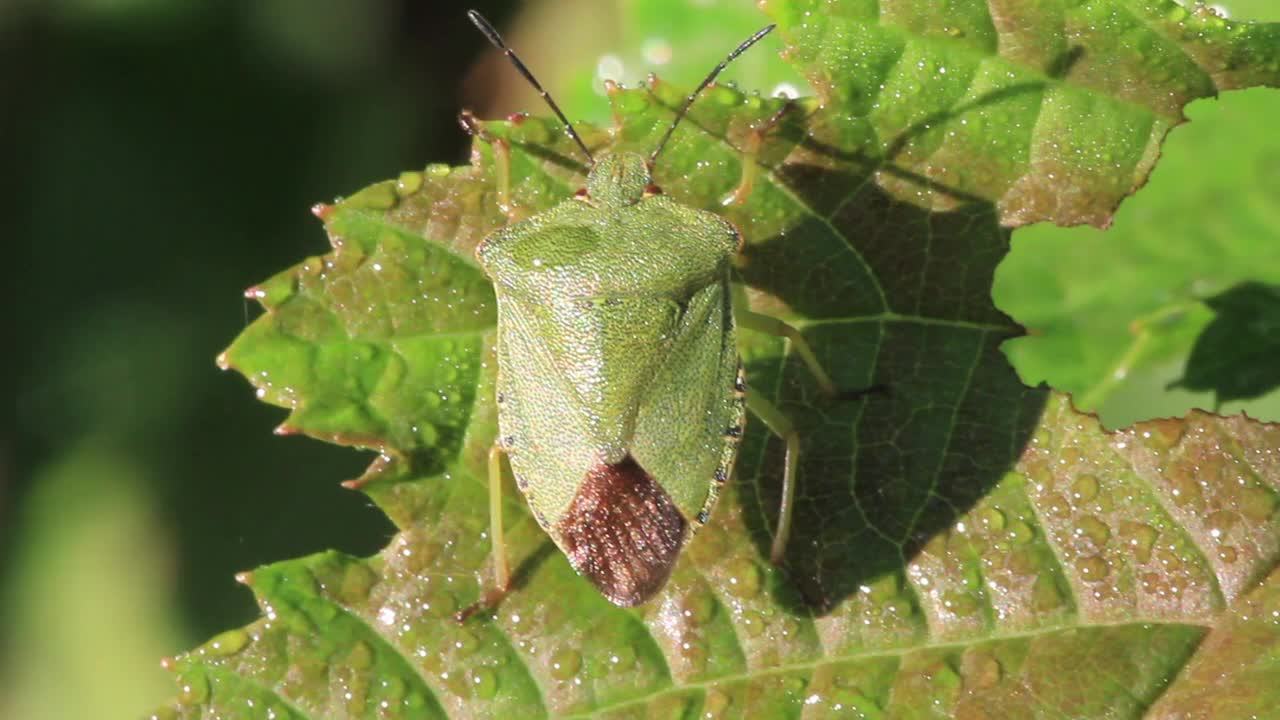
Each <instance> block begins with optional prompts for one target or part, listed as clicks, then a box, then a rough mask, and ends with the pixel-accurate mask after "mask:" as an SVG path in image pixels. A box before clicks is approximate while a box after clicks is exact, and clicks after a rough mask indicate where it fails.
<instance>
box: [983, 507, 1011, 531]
mask: <svg viewBox="0 0 1280 720" xmlns="http://www.w3.org/2000/svg"><path fill="white" fill-rule="evenodd" d="M978 522H980V523H982V526H983V527H984V528H986V529H987V530H988V531H990V532H1000V531H1001V530H1003V529H1004V525H1005V517H1004V513H1003V512H1000V509H999V508H994V507H988V508H983V509H982V511H981V512H980V513H978Z"/></svg>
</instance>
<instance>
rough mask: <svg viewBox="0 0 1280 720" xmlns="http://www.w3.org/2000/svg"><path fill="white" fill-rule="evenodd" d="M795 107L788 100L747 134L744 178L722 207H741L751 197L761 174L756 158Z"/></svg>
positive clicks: (727, 196)
mask: <svg viewBox="0 0 1280 720" xmlns="http://www.w3.org/2000/svg"><path fill="white" fill-rule="evenodd" d="M795 106H796V105H795V102H794V101H792V100H788V101H787V102H786V103H785V104H783V106H782V107H781V108H779V109H778V111H777V112H775V113H774V114H773V115H771V116H769V117H767V118H765V119H764V120H762V121H759V122H757V123H755V124H754V125H752V126H751V132H750V133H748V134H747V141H746V147H744V148H743V149H742V178H741V179H740V180H739V181H738V187H736V188H734V189H733V192H731V193H729V194H728V195H726V196H725V198H724V199H723V200H721V201H720V204H721V205H741V204H742V203H744V202H746V201H747V198H749V197H751V191H752V189H754V188H755V183H756V173H758V172H759V168H758V167H756V158H757V157H758V156H759V155H760V148H761V146H763V145H764V139H765V138H766V137H767V136H768V135H769V131H771V130H773V128H775V127H777V125H778V123H779V122H782V118H783V116H784V115H786V114H787V113H789V112H791V110H792V109H794V108H795Z"/></svg>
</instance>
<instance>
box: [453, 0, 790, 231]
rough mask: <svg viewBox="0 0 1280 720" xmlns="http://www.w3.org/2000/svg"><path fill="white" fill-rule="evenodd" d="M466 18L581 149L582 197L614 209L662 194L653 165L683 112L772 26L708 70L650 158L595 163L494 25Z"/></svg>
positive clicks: (623, 156)
mask: <svg viewBox="0 0 1280 720" xmlns="http://www.w3.org/2000/svg"><path fill="white" fill-rule="evenodd" d="M467 17H469V18H471V22H473V23H475V26H476V27H477V28H479V29H480V32H482V33H484V36H485V37H486V38H488V39H489V42H491V43H493V45H494V47H496V48H498V49H499V50H501V51H502V52H503V54H505V55H506V56H507V59H508V60H510V61H511V64H512V65H515V67H516V70H518V71H520V74H521V75H523V76H524V79H525V80H528V81H529V84H530V85H532V86H533V87H534V89H536V90H537V91H538V94H540V95H542V99H543V100H546V101H547V105H548V106H549V107H550V108H551V110H552V112H554V113H555V114H556V117H558V118H560V122H563V123H564V127H565V132H567V133H568V134H569V137H570V138H572V139H573V141H574V142H575V143H577V145H578V148H579V149H581V150H582V154H583V156H584V157H586V158H587V164H588V167H589V168H590V172H589V173H588V175H587V186H586V188H584V190H585V194H586V195H587V196H588V197H590V199H591V201H592V202H593V203H597V204H600V205H608V206H613V207H620V206H625V205H634V204H635V203H637V202H639V201H640V200H641V199H643V198H644V197H645V196H646V195H653V194H656V193H658V192H661V191H659V190H658V189H657V188H656V187H654V186H653V185H652V182H653V181H652V173H651V168H652V167H653V165H654V163H655V162H657V160H658V155H660V154H661V153H662V149H663V148H664V147H666V146H667V141H668V140H670V139H671V135H672V134H673V133H674V132H675V130H676V126H678V125H679V124H680V121H681V120H683V119H684V116H685V113H687V112H689V107H690V106H691V105H693V101H694V100H695V99H697V97H698V94H699V93H701V92H702V91H703V90H705V89H706V88H707V86H708V85H710V84H711V83H712V81H714V80H715V79H716V76H717V75H719V74H720V72H721V71H722V70H724V69H725V67H726V66H727V65H728V64H729V63H731V62H733V59H734V58H736V57H738V56H739V55H741V54H742V53H743V52H744V51H745V50H746V49H747V48H749V47H751V46H752V45H754V44H756V42H758V41H759V40H760V38H762V37H764V36H765V35H768V34H769V33H770V31H772V30H773V28H774V27H775V26H773V25H769V26H767V27H765V28H762V29H761V30H760V31H759V32H757V33H756V34H754V35H752V36H751V37H749V38H747V39H746V40H745V41H743V43H742V44H741V45H739V46H738V47H737V48H736V49H734V51H733V52H731V53H729V56H728V57H726V58H725V59H724V60H722V61H721V62H720V64H719V65H716V67H715V69H714V70H712V71H711V74H709V75H707V77H706V79H704V80H703V81H702V84H700V85H698V88H697V89H696V90H694V91H693V92H692V93H690V94H689V96H688V97H687V98H685V100H684V104H683V105H681V106H680V109H679V110H678V111H677V112H676V116H675V119H674V120H672V121H671V125H670V126H668V127H667V131H666V133H664V134H663V136H662V139H661V140H659V141H658V145H657V146H656V147H655V148H654V149H653V152H652V153H651V154H650V155H649V157H648V159H645V158H644V157H642V156H640V155H637V154H635V153H630V152H619V153H613V154H612V155H609V156H608V157H605V158H601V159H600V160H596V159H595V157H593V156H592V155H591V151H590V150H589V149H587V144H586V143H584V142H583V141H582V138H581V137H580V136H579V135H578V131H577V130H574V129H573V124H572V123H570V122H569V119H568V118H566V117H565V115H564V113H563V112H561V110H560V106H559V105H556V101H555V100H552V99H551V95H549V94H548V93H547V91H546V90H544V89H543V88H542V85H541V83H539V82H538V80H537V79H536V78H535V77H534V76H533V73H531V72H529V68H527V67H525V65H524V63H523V62H522V61H521V60H520V58H519V57H517V56H516V54H515V52H514V51H512V50H511V48H509V47H507V44H506V43H505V42H503V40H502V37H501V36H499V35H498V31H497V30H494V29H493V26H492V25H490V24H489V21H487V20H485V19H484V17H482V16H481V15H480V13H478V12H476V11H475V10H469V11H467ZM582 192H583V191H581V190H580V191H579V197H581V194H582Z"/></svg>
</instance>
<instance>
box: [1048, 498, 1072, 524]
mask: <svg viewBox="0 0 1280 720" xmlns="http://www.w3.org/2000/svg"><path fill="white" fill-rule="evenodd" d="M1044 505H1045V507H1047V508H1048V509H1049V514H1050V515H1052V516H1054V517H1057V518H1065V517H1067V516H1069V515H1070V514H1071V505H1070V504H1069V503H1068V502H1067V499H1066V498H1065V497H1063V495H1062V493H1056V492H1055V493H1049V494H1047V495H1045V496H1044Z"/></svg>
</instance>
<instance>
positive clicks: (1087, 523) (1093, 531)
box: [1076, 515, 1111, 549]
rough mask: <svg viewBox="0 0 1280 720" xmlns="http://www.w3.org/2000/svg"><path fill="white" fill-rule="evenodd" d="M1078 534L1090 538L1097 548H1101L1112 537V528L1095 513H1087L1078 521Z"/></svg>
mask: <svg viewBox="0 0 1280 720" xmlns="http://www.w3.org/2000/svg"><path fill="white" fill-rule="evenodd" d="M1076 534H1077V535H1082V536H1084V537H1087V538H1089V540H1091V541H1092V542H1093V546H1094V548H1096V549H1101V548H1102V546H1103V545H1105V544H1106V543H1107V538H1109V537H1111V528H1109V527H1107V525H1106V523H1104V522H1102V521H1101V520H1099V519H1098V518H1097V517H1095V516H1093V515H1085V516H1084V517H1082V518H1080V520H1079V522H1077V523H1076Z"/></svg>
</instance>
